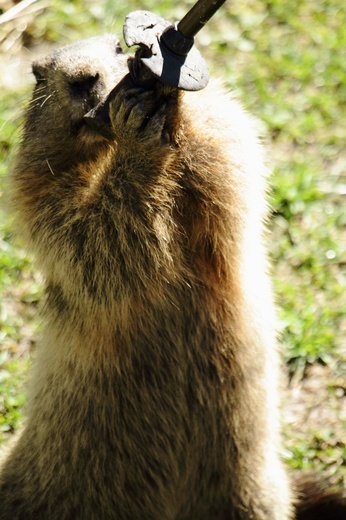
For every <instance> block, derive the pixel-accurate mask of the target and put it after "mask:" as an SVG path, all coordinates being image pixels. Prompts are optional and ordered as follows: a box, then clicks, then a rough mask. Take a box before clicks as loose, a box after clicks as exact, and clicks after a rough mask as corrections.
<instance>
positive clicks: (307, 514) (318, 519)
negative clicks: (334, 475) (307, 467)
mask: <svg viewBox="0 0 346 520" xmlns="http://www.w3.org/2000/svg"><path fill="white" fill-rule="evenodd" d="M295 487H296V489H297V495H298V503H297V506H296V507H297V512H296V520H346V489H343V490H342V489H340V490H338V489H335V487H333V486H332V485H331V483H330V482H329V481H328V480H320V479H318V478H311V477H306V476H303V477H299V479H297V481H296V482H295Z"/></svg>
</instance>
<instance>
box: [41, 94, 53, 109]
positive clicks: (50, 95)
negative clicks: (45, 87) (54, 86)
mask: <svg viewBox="0 0 346 520" xmlns="http://www.w3.org/2000/svg"><path fill="white" fill-rule="evenodd" d="M52 95H53V92H52V94H49V96H47V97H46V99H45V100H44V101H43V102H42V103H41V106H40V108H42V107H43V105H44V104H45V103H46V101H48V99H49V98H51V97H52Z"/></svg>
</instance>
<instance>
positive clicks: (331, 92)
mask: <svg viewBox="0 0 346 520" xmlns="http://www.w3.org/2000/svg"><path fill="white" fill-rule="evenodd" d="M192 4H193V2H192V1H187V2H172V1H170V0H166V1H164V2H154V1H152V0H147V1H144V0H143V1H141V2H139V1H133V2H131V5H130V6H123V5H121V6H117V5H116V3H115V2H113V1H109V0H101V1H99V2H97V3H95V2H92V1H81V0H76V1H73V2H67V1H64V0H57V1H56V2H54V8H53V7H51V8H46V9H45V10H44V11H43V12H42V13H41V14H39V15H37V16H35V17H33V18H32V19H31V21H29V23H28V24H27V29H26V31H25V33H24V34H23V38H22V43H23V44H24V45H26V46H35V45H36V44H39V43H40V42H42V41H45V42H50V43H56V42H58V43H59V44H64V43H66V42H70V41H73V40H76V39H78V38H81V37H87V36H90V35H93V34H98V33H101V32H106V31H112V32H114V31H116V32H117V33H118V34H119V33H121V29H122V24H123V20H124V17H125V15H126V14H127V13H128V12H129V11H132V10H135V9H140V8H142V9H147V10H151V11H155V12H157V13H158V14H161V15H163V16H164V17H166V18H169V19H172V20H174V19H180V18H181V17H182V15H183V14H184V13H185V12H186V10H187V9H188V8H189V7H190V6H191V5H192ZM345 22H346V7H345V2H344V1H343V0H291V1H290V2H283V1H282V0H271V1H268V0H267V1H265V0H244V1H243V2H228V3H227V4H226V5H225V6H223V7H222V8H221V10H220V11H219V12H218V13H217V14H216V15H215V17H214V18H213V19H212V20H211V21H210V22H209V23H208V25H207V26H206V27H205V28H204V29H203V31H202V32H201V33H200V35H199V36H198V37H197V41H198V46H199V49H200V50H201V52H202V54H203V55H204V56H205V57H206V59H207V61H208V63H209V66H210V68H211V71H212V74H214V75H218V76H221V77H223V78H224V80H225V81H226V84H227V85H228V86H229V87H230V88H232V89H233V90H235V92H236V94H237V95H238V96H239V98H240V99H241V100H242V101H243V103H244V105H245V107H247V108H248V110H249V111H250V112H252V113H253V114H254V115H255V116H256V117H257V118H258V119H259V121H261V129H262V133H263V137H264V139H265V141H266V145H267V149H268V163H269V167H270V168H271V169H272V171H273V174H272V178H271V182H272V186H273V189H272V193H271V203H272V207H273V217H272V220H271V223H270V227H271V235H270V237H269V239H270V249H271V255H272V260H273V269H272V272H273V278H274V283H275V290H276V294H277V302H278V307H279V317H280V320H281V323H282V327H283V332H282V341H281V342H282V346H283V352H284V356H285V360H286V362H287V366H288V371H289V372H290V373H291V375H295V376H296V375H297V374H299V375H300V376H302V375H303V374H304V370H305V368H306V367H307V366H309V365H313V364H315V363H325V364H328V365H330V366H331V367H332V368H333V370H334V372H335V374H336V377H338V375H339V374H341V370H342V367H343V366H344V365H345V358H346V342H345V334H344V331H345V330H346V298H345V288H346V267H345V266H346V261H345V258H346V231H345V230H346V212H345V203H344V198H345V194H346V171H345V170H346V152H345V148H344V145H345V140H346V126H345V120H346V89H345V84H346V69H345V48H346V31H345ZM26 79H27V78H26V77H25V78H24V80H23V81H26ZM26 92H27V90H25V89H24V92H23V90H21V91H18V89H17V88H14V89H12V90H11V92H8V91H5V90H3V89H2V91H1V93H0V96H1V100H0V107H1V108H0V129H1V133H0V179H1V181H0V182H1V184H0V192H1V191H6V188H5V187H4V186H5V184H4V177H5V176H6V173H7V171H8V168H9V164H10V163H11V157H12V155H13V150H14V148H15V145H16V143H17V141H18V136H19V132H18V127H19V119H18V118H19V115H20V113H21V108H20V107H21V103H22V101H23V99H24V98H25V94H26ZM10 229H11V226H10V222H9V221H8V218H7V217H6V215H5V213H4V211H3V210H2V209H1V212H0V291H1V294H0V296H1V301H2V310H1V321H0V338H1V351H0V391H1V393H2V396H3V397H2V398H1V400H0V437H1V435H2V436H3V437H6V435H7V434H6V432H12V431H13V430H14V429H15V428H16V426H17V424H18V421H19V420H20V417H21V409H22V404H23V402H24V394H23V388H24V386H23V381H24V380H25V375H24V374H25V372H26V370H25V368H26V366H27V364H28V363H29V362H30V361H29V360H30V355H29V353H30V351H32V350H33V349H29V348H28V346H29V345H28V344H29V343H30V344H32V346H33V347H34V344H35V341H36V335H37V327H38V324H37V319H36V318H35V315H36V309H37V304H38V302H39V299H40V283H39V279H38V278H37V276H35V275H34V274H33V271H32V269H31V264H30V259H28V258H27V256H26V255H25V254H24V252H23V250H22V249H21V248H20V247H17V246H16V247H15V246H14V245H13V242H12V237H11V231H10ZM25 338H27V339H25ZM341 360H343V363H341ZM344 390H345V389H344ZM331 391H333V390H331ZM2 432H3V433H2ZM308 442H309V446H307V440H306V438H303V439H301V438H300V437H299V434H298V433H297V434H296V443H294V442H293V443H292V442H291V439H290V442H288V444H289V450H290V451H289V453H288V454H287V456H286V458H287V460H288V461H289V463H290V464H291V465H292V466H293V467H299V468H306V467H311V466H313V465H314V461H315V460H318V461H320V462H321V464H327V463H328V460H330V458H333V456H334V459H335V460H336V459H337V460H338V461H339V466H340V467H341V466H342V465H343V464H344V460H345V443H344V442H340V440H339V441H335V442H334V441H333V440H332V434H331V433H330V432H329V433H328V432H327V433H326V432H324V433H323V432H322V433H321V432H319V433H316V434H311V436H310V437H309V440H308ZM330 451H331V452H332V455H330V453H329V452H330ZM321 454H322V455H321ZM333 454H334V455H333ZM340 460H341V462H340Z"/></svg>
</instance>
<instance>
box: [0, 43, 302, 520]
mask: <svg viewBox="0 0 346 520" xmlns="http://www.w3.org/2000/svg"><path fill="white" fill-rule="evenodd" d="M33 71H34V74H35V76H36V79H37V85H36V87H35V90H34V95H33V101H32V103H31V106H30V109H29V110H28V112H27V116H26V123H25V128H24V135H23V140H22V145H21V149H20V152H19V156H18V160H17V164H16V167H15V170H14V174H13V184H14V197H15V205H16V208H17V210H18V226H19V227H20V230H21V232H22V233H24V235H25V237H26V239H27V241H28V243H29V244H30V247H31V248H32V249H33V251H34V252H35V254H36V258H37V262H38V266H39V267H40V269H41V270H42V272H43V274H44V277H45V285H46V303H45V308H44V318H45V329H44V332H43V337H42V341H41V344H40V346H39V350H38V354H37V362H36V368H35V372H34V376H33V383H32V388H31V399H30V404H29V410H28V418H27V423H26V427H25V429H24V431H23V433H22V435H21V436H20V438H19V440H18V442H17V444H16V446H15V448H14V450H13V451H12V453H11V455H10V457H9V459H8V460H7V462H6V463H5V465H4V467H3V470H2V475H1V486H0V508H1V509H0V512H1V519H2V520H16V519H17V520H18V519H22V520H31V519H39V520H42V519H45V520H72V519H78V520H103V519H104V520H106V519H107V520H111V519H114V520H125V519H128V520H228V519H229V520H241V519H246V520H249V519H252V520H288V519H291V518H292V517H293V512H292V507H291V497H290V491H289V486H288V482H287V478H286V475H285V472H284V470H283V467H282V465H281V462H280V459H279V455H278V449H279V446H280V440H279V421H278V412H277V395H278V392H277V365H278V360H277V353H276V346H275V317H274V312H273V305H272V297H271V289H270V284H269V282H268V279H267V276H266V274H265V270H266V260H265V254H264V251H263V246H262V221H263V218H264V217H265V214H266V205H265V202H264V190H265V181H264V167H263V162H262V157H261V150H260V148H259V146H258V144H257V142H256V138H255V137H254V134H253V131H252V130H251V125H250V123H249V120H248V118H247V117H246V115H244V113H243V111H242V110H241V108H240V107H239V105H238V104H237V103H236V102H235V101H234V100H232V99H230V98H229V96H226V95H225V94H224V93H223V92H222V91H221V89H220V88H219V87H218V86H216V85H211V86H210V87H209V88H207V89H206V90H205V91H202V92H199V93H182V92H177V91H172V90H169V89H167V88H165V87H163V86H162V85H160V84H156V85H155V86H154V87H153V89H152V90H144V89H140V88H137V87H134V85H132V84H131V80H130V79H129V78H127V79H126V80H125V82H123V83H122V84H123V87H122V88H119V90H118V94H117V95H116V96H115V97H114V99H113V100H112V102H111V103H110V110H109V117H110V125H111V129H112V132H113V135H114V138H113V139H111V140H107V139H105V138H103V137H102V136H100V135H98V134H97V133H96V132H95V131H94V130H92V129H90V128H89V127H88V126H87V125H86V124H85V122H84V119H83V116H84V115H85V114H86V112H88V111H89V110H90V109H91V108H92V107H94V106H95V105H97V104H98V103H99V102H100V101H103V100H105V98H106V96H107V95H108V94H109V92H110V91H111V89H112V88H113V87H114V85H115V84H116V83H118V82H119V81H120V80H121V78H122V77H123V76H125V74H126V73H127V71H128V68H127V58H126V57H125V56H124V55H122V54H121V49H120V47H119V44H118V42H117V41H116V39H115V38H114V37H112V36H109V35H108V36H103V37H97V38H91V39H89V40H85V41H81V42H78V43H76V44H72V45H69V46H66V47H64V48H62V49H60V50H58V51H56V52H54V53H53V54H52V55H50V56H48V57H47V58H46V59H44V60H43V61H40V62H38V63H36V64H34V66H33Z"/></svg>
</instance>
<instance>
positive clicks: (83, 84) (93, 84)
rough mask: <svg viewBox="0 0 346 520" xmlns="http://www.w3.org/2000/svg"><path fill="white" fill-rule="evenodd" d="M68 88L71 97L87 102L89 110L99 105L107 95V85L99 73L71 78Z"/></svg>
mask: <svg viewBox="0 0 346 520" xmlns="http://www.w3.org/2000/svg"><path fill="white" fill-rule="evenodd" d="M68 86H69V89H70V94H71V96H72V97H73V98H75V99H80V100H83V101H86V102H87V103H88V106H89V108H93V107H94V106H95V105H97V104H98V103H99V102H100V101H101V100H102V98H103V97H104V96H105V94H106V93H105V85H104V82H103V81H102V80H101V77H100V74H99V73H95V74H86V75H83V76H78V77H76V78H69V80H68Z"/></svg>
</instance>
